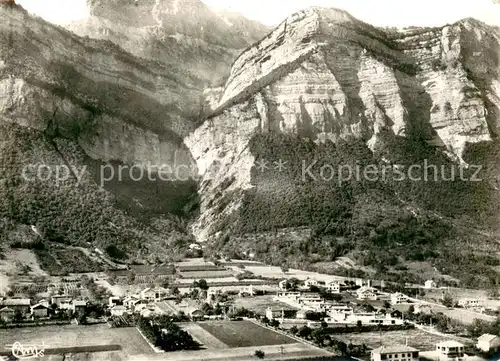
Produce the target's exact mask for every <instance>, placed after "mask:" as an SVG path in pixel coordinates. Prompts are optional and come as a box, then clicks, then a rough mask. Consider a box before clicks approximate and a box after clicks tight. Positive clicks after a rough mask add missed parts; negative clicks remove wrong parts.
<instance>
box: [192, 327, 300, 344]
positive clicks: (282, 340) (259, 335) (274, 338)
mask: <svg viewBox="0 0 500 361" xmlns="http://www.w3.org/2000/svg"><path fill="white" fill-rule="evenodd" d="M199 325H200V327H201V328H203V329H204V330H205V331H207V332H208V333H210V334H211V335H213V336H214V337H215V338H217V339H218V340H219V341H221V342H222V343H224V344H225V345H227V346H228V347H231V348H236V347H253V346H271V345H285V344H292V343H296V342H297V341H295V340H293V339H291V338H290V337H287V336H284V335H281V334H279V333H277V332H274V331H271V330H268V329H266V328H264V327H261V326H259V325H256V324H254V323H252V322H250V321H220V322H200V323H199Z"/></svg>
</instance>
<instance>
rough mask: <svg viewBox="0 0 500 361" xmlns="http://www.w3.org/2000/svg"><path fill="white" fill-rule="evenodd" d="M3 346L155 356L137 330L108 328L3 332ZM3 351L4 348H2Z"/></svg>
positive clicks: (105, 326) (91, 326)
mask: <svg viewBox="0 0 500 361" xmlns="http://www.w3.org/2000/svg"><path fill="white" fill-rule="evenodd" d="M0 340H1V342H2V343H3V344H5V345H8V344H13V343H14V342H16V341H19V342H21V343H22V344H41V343H42V342H44V343H45V347H46V348H65V347H76V346H104V345H121V346H122V348H123V349H122V351H121V352H124V353H125V354H126V355H128V356H131V355H151V354H154V352H153V350H152V349H151V347H150V346H149V345H148V344H147V343H146V341H145V340H144V339H143V338H142V336H141V335H140V334H139V333H138V332H137V330H136V329H135V328H109V327H108V326H107V325H89V326H77V325H67V326H47V327H27V328H16V329H8V330H0ZM2 347H3V346H2Z"/></svg>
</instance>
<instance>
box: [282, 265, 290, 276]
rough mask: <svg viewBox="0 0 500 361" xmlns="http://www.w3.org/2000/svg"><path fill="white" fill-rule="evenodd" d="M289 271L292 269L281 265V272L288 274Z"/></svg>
mask: <svg viewBox="0 0 500 361" xmlns="http://www.w3.org/2000/svg"><path fill="white" fill-rule="evenodd" d="M289 270H290V268H289V267H288V266H287V265H285V264H284V265H281V272H283V273H284V274H287V273H288V271H289Z"/></svg>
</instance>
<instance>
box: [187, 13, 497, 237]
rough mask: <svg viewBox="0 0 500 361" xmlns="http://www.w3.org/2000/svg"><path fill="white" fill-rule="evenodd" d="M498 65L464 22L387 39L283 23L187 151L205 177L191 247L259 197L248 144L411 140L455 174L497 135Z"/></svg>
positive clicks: (486, 41) (337, 17) (326, 16)
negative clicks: (468, 154)
mask: <svg viewBox="0 0 500 361" xmlns="http://www.w3.org/2000/svg"><path fill="white" fill-rule="evenodd" d="M499 54H500V44H499V34H498V32H496V31H495V30H494V29H493V28H490V27H488V26H486V25H484V24H482V23H480V22H477V21H474V20H464V21H461V22H458V23H456V24H453V25H448V26H444V27H442V28H433V29H416V28H415V29H405V30H390V29H376V28H374V27H371V26H370V25H367V24H364V23H362V22H360V21H358V20H356V19H354V18H353V17H351V16H350V15H349V14H347V13H345V12H343V11H339V10H335V9H321V8H310V9H307V10H305V11H302V12H299V13H297V14H294V15H292V16H291V17H289V18H288V19H287V20H285V21H284V22H283V23H282V24H281V25H279V26H278V27H277V28H276V29H275V30H274V31H273V32H272V33H270V34H269V35H268V36H266V37H265V38H264V39H262V40H261V41H260V42H258V43H257V44H255V45H254V46H252V47H250V48H248V49H247V50H246V51H245V52H244V53H242V54H241V55H240V56H239V57H238V59H237V60H236V61H235V62H234V64H233V67H232V70H231V73H230V76H229V79H228V81H227V83H226V85H225V88H224V91H223V92H222V95H221V97H220V100H219V103H218V105H217V106H215V111H214V115H213V117H212V118H211V119H210V120H208V121H206V122H205V124H203V125H202V126H201V127H200V128H198V129H197V130H196V131H195V132H194V133H193V134H191V135H190V136H189V137H187V138H186V139H185V142H186V144H187V146H188V147H189V148H190V149H191V151H192V153H193V157H194V158H195V160H196V162H197V164H198V167H199V170H200V171H201V174H202V175H203V177H204V181H203V182H202V187H201V189H200V195H201V197H202V211H201V213H202V216H201V217H200V218H199V220H198V222H197V223H196V224H195V225H194V232H195V235H197V236H198V238H200V239H202V240H204V239H208V238H209V237H208V236H209V235H210V234H213V232H215V234H217V232H218V230H219V229H220V227H217V226H215V227H214V225H217V224H218V223H219V222H220V220H221V218H224V217H227V214H234V213H235V212H238V210H239V209H240V208H241V207H242V199H243V198H244V197H243V196H242V193H244V192H243V190H245V189H252V188H255V187H257V188H258V186H259V185H258V184H256V183H255V179H252V164H253V160H254V155H253V154H252V152H251V151H250V150H249V140H250V139H252V137H254V136H255V135H256V134H266V133H271V134H288V135H292V136H296V135H298V136H299V137H301V138H307V139H310V140H313V141H314V142H316V143H318V142H319V143H321V142H325V141H329V140H330V141H333V142H336V143H337V142H339V141H341V140H342V141H345V140H352V139H359V140H362V141H363V142H365V143H366V144H367V146H368V147H369V148H370V149H371V150H372V151H377V150H378V149H382V148H385V147H386V146H387V144H390V143H391V142H394V141H397V140H399V139H407V140H409V141H413V140H418V141H425V142H426V143H428V144H431V145H432V146H436V147H438V149H440V150H441V151H443V152H444V153H445V154H447V155H448V157H449V158H450V159H453V160H457V161H459V162H463V159H462V158H463V155H464V152H465V151H466V150H467V147H468V146H469V145H470V144H475V143H481V142H488V141H492V140H493V139H494V138H495V137H496V135H497V131H498V121H499V119H500V118H499V116H498V114H499V113H498V111H499V102H498V100H499V98H498V97H499V93H498V84H499V83H498V82H499V74H498V71H499V63H498V56H499ZM214 168H216V169H219V170H220V169H222V170H221V171H218V172H214V171H213V169H214ZM210 170H212V171H210ZM228 184H229V186H228Z"/></svg>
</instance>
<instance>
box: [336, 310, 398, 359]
mask: <svg viewBox="0 0 500 361" xmlns="http://www.w3.org/2000/svg"><path fill="white" fill-rule="evenodd" d="M359 322H361V324H362V325H363V326H365V325H367V326H373V325H402V324H404V321H403V320H402V319H399V318H393V317H391V315H390V314H389V313H388V314H385V315H384V314H379V313H375V312H360V313H351V314H346V315H345V318H344V320H343V321H342V322H338V323H345V324H353V325H356V324H358V323H359ZM399 361H400V360H399Z"/></svg>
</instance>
